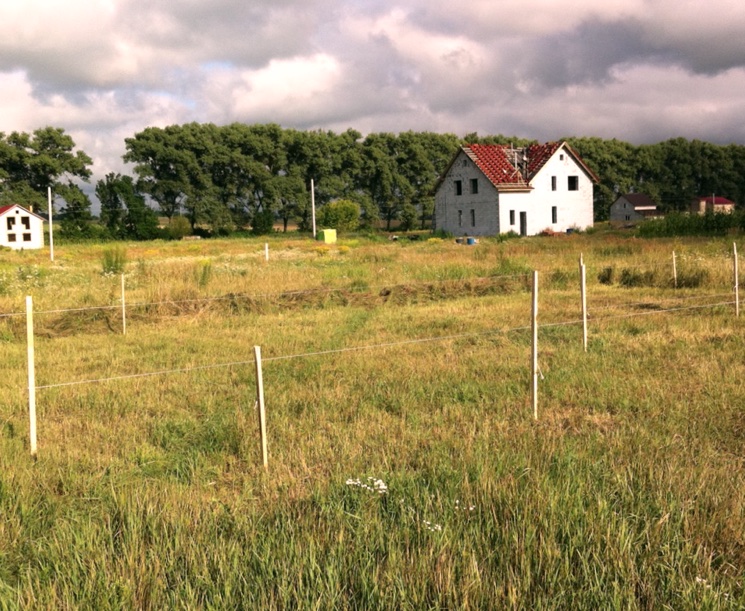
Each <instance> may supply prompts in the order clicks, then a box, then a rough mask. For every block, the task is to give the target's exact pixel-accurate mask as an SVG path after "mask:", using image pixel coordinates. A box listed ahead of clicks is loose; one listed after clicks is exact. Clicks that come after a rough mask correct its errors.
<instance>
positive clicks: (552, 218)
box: [551, 206, 558, 224]
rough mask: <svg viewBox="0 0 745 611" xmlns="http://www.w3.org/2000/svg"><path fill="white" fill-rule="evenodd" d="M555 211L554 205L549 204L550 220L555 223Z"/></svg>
mask: <svg viewBox="0 0 745 611" xmlns="http://www.w3.org/2000/svg"><path fill="white" fill-rule="evenodd" d="M557 216H558V215H557V211H556V206H551V222H552V223H554V224H556V223H557V222H558V221H557V220H556V217H557Z"/></svg>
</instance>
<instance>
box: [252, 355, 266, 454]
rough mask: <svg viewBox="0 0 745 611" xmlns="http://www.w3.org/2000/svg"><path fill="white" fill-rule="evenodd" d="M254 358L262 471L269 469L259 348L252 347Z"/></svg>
mask: <svg viewBox="0 0 745 611" xmlns="http://www.w3.org/2000/svg"><path fill="white" fill-rule="evenodd" d="M254 357H255V358H256V406H257V407H258V410H259V412H258V413H259V436H260V438H261V458H262V461H263V463H264V469H268V468H269V459H268V456H267V446H266V410H265V408H264V377H263V374H262V371H261V346H254Z"/></svg>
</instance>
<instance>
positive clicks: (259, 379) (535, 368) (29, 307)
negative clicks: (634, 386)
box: [5, 255, 739, 468]
mask: <svg viewBox="0 0 745 611" xmlns="http://www.w3.org/2000/svg"><path fill="white" fill-rule="evenodd" d="M736 270H737V263H736V255H735V279H734V293H735V297H734V300H733V299H727V300H724V301H716V302H714V303H703V304H701V303H690V301H691V300H692V299H699V298H700V299H703V298H712V297H721V295H715V296H711V295H704V296H702V295H695V296H690V295H686V296H684V299H681V300H679V303H681V302H682V303H684V305H676V306H675V307H662V306H661V305H660V304H654V303H651V302H650V300H646V301H644V302H638V303H636V304H635V306H634V307H644V308H645V311H643V312H639V311H637V312H631V313H629V312H626V313H622V314H610V315H607V316H599V317H598V316H593V317H592V322H593V323H599V322H605V321H611V320H621V319H630V318H635V317H642V316H645V317H646V316H651V315H659V314H668V313H674V312H682V311H686V310H701V309H705V308H716V307H721V306H728V305H732V304H735V311H736V315H739V293H738V281H737V272H736ZM585 273H586V268H585V265H584V263H581V264H580V280H581V282H580V284H581V297H582V318H580V319H570V320H563V321H553V322H548V323H542V324H540V325H539V324H538V320H537V318H538V273H537V272H533V282H532V290H533V299H532V311H531V324H530V325H520V326H515V327H511V328H498V329H496V328H495V329H489V330H486V331H480V332H470V333H457V334H448V335H439V336H431V337H419V338H410V339H401V340H397V341H390V342H383V343H377V344H368V345H362V346H344V347H340V348H332V349H326V350H315V351H309V352H302V353H295V354H285V355H276V356H269V357H268V358H266V359H263V362H265V363H271V362H279V361H290V360H300V359H307V358H314V357H322V356H331V355H339V354H347V353H353V352H361V351H371V350H382V349H386V348H394V347H403V346H412V345H416V344H425V343H433V342H445V341H456V340H461V339H473V338H479V337H488V336H495V335H498V334H508V333H514V332H520V331H526V330H531V331H532V347H531V360H532V365H531V368H532V379H533V381H532V388H531V399H532V402H533V410H534V418H536V419H537V418H538V407H537V388H538V376H540V377H541V378H542V377H543V376H542V374H541V373H540V367H539V365H538V330H539V328H540V329H550V328H555V327H566V326H572V325H582V326H583V343H584V347H585V351H587V324H588V308H587V299H586V297H587V295H586V282H585ZM495 278H496V279H505V278H508V279H509V278H513V279H514V278H520V279H525V278H526V275H525V274H514V275H509V276H497V277H490V278H487V280H488V279H492V280H494V279H495ZM473 281H474V280H473V279H471V282H473ZM450 282H452V281H450ZM427 284H428V285H430V286H431V284H432V283H427ZM122 287H124V282H123V278H122ZM334 290H337V291H338V290H349V289H320V290H318V289H316V290H313V291H291V292H287V291H285V292H282V293H264V294H262V296H282V295H284V296H287V295H298V294H305V293H312V292H316V293H318V292H330V291H334ZM258 297H259V296H258V295H253V296H251V297H248V296H247V298H254V299H256V298H258ZM222 299H235V296H234V295H231V296H228V297H221V298H204V299H194V300H186V301H214V300H222ZM686 301H687V303H686ZM158 303H169V302H168V301H165V302H158ZM143 305H152V303H151V304H145V303H139V304H130V307H136V306H143ZM120 307H121V309H122V322H123V325H124V332H126V318H125V311H124V307H125V296H124V290H123V289H122V304H121V306H99V307H91V308H70V309H58V310H46V311H42V312H38V313H40V314H42V313H45V314H50V313H61V312H80V311H85V310H93V309H115V308H116V309H119V308H120ZM620 307H624V306H623V305H621V304H612V305H606V306H601V307H598V309H601V310H602V309H607V310H610V309H611V308H616V309H618V308H620ZM22 314H24V313H7V314H5V316H11V315H22ZM25 314H26V317H27V318H26V326H27V344H28V373H29V385H28V393H29V418H30V423H31V424H30V441H31V442H30V447H31V454H32V456H36V452H37V443H36V392H37V391H38V390H51V389H58V388H69V387H80V386H84V385H92V384H102V383H108V382H114V381H125V380H133V379H138V378H139V379H141V378H151V377H155V376H168V375H175V374H186V373H190V372H195V371H206V370H216V369H225V368H229V367H244V366H247V365H251V364H254V365H255V366H256V387H257V400H256V405H257V407H258V409H259V413H260V421H261V432H260V434H261V438H262V439H261V442H262V452H263V461H264V467H265V468H266V467H267V466H268V463H267V450H266V437H265V435H266V428H265V413H264V390H263V375H262V359H261V348H260V347H259V346H255V347H254V351H255V353H254V360H240V361H233V362H229V363H212V364H204V365H196V366H192V367H180V368H172V369H163V370H159V371H152V372H141V373H134V374H126V375H116V376H107V377H100V378H91V379H84V380H73V381H64V382H57V383H52V384H43V385H37V384H36V377H35V356H34V330H33V314H34V312H33V302H32V298H31V297H27V298H26V312H25Z"/></svg>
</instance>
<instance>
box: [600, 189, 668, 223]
mask: <svg viewBox="0 0 745 611" xmlns="http://www.w3.org/2000/svg"><path fill="white" fill-rule="evenodd" d="M658 216H660V212H659V210H658V209H657V204H655V203H654V202H653V201H652V198H651V197H649V195H647V194H646V193H627V194H626V195H620V196H619V197H618V199H617V200H616V201H614V202H613V203H612V204H611V206H610V222H611V223H627V222H634V223H636V222H639V221H643V220H645V219H650V218H655V217H658Z"/></svg>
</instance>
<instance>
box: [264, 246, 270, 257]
mask: <svg viewBox="0 0 745 611" xmlns="http://www.w3.org/2000/svg"><path fill="white" fill-rule="evenodd" d="M264 261H269V242H264Z"/></svg>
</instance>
